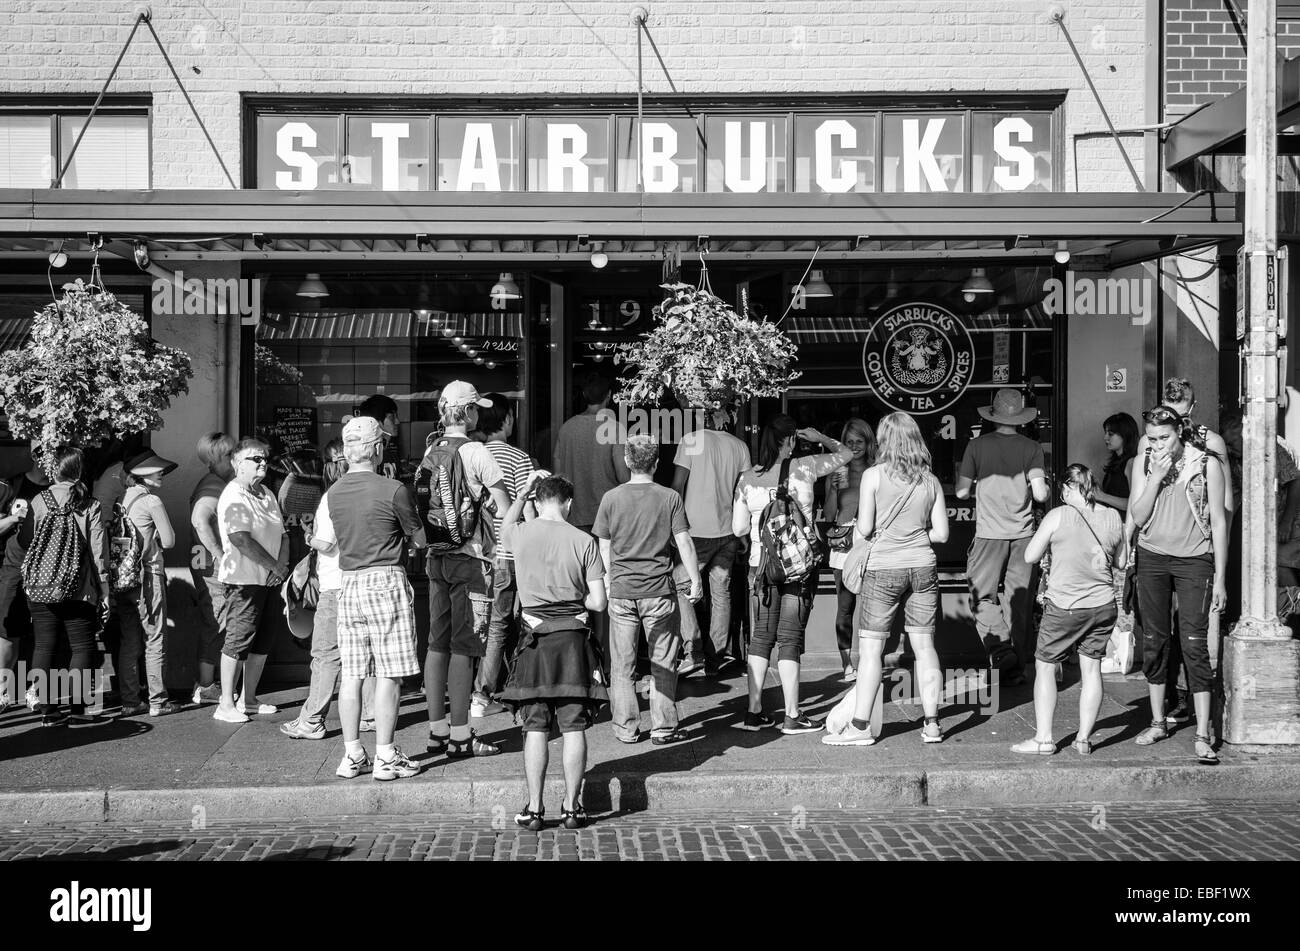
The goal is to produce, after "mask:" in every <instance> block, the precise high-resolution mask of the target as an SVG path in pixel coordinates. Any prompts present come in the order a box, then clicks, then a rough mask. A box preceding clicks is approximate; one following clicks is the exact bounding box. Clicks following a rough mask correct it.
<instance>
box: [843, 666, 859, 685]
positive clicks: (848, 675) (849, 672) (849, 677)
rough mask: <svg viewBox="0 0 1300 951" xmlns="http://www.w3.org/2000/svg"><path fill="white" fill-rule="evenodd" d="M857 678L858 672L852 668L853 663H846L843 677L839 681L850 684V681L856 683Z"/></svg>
mask: <svg viewBox="0 0 1300 951" xmlns="http://www.w3.org/2000/svg"><path fill="white" fill-rule="evenodd" d="M857 679H858V672H857V671H856V670H854V669H853V665H852V664H848V665H846V666H845V668H844V676H843V678H841V681H840V682H841V683H846V684H851V683H856V682H857Z"/></svg>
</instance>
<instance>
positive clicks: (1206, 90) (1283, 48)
mask: <svg viewBox="0 0 1300 951" xmlns="http://www.w3.org/2000/svg"><path fill="white" fill-rule="evenodd" d="M1234 12H1239V13H1240V14H1241V16H1240V17H1239V18H1237V17H1234V15H1233V14H1234ZM1249 15H1250V7H1249V4H1248V3H1246V2H1245V0H1235V4H1230V3H1229V2H1228V0H1166V2H1165V68H1166V73H1165V118H1166V119H1176V118H1178V117H1179V116H1182V115H1186V114H1187V113H1189V112H1191V111H1192V109H1194V108H1195V107H1196V106H1199V105H1201V104H1202V103H1205V102H1210V101H1212V100H1215V99H1222V98H1223V97H1224V96H1226V95H1228V94H1229V93H1232V92H1236V91H1237V90H1238V89H1240V88H1241V87H1242V86H1244V85H1246V53H1245V48H1246V47H1245V40H1244V36H1245V34H1246V18H1247V17H1248V16H1249ZM1290 15H1292V16H1294V15H1295V14H1290ZM1238 31H1240V32H1238ZM1277 51H1278V55H1280V56H1285V57H1287V58H1290V57H1293V56H1300V18H1297V19H1285V18H1279V19H1278V23H1277Z"/></svg>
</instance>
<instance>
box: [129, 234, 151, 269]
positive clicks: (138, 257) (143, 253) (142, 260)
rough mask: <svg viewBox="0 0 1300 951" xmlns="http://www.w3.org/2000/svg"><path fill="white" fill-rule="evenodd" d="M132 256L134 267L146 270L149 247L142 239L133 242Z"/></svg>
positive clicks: (147, 267)
mask: <svg viewBox="0 0 1300 951" xmlns="http://www.w3.org/2000/svg"><path fill="white" fill-rule="evenodd" d="M133 256H134V257H135V266H136V267H138V268H139V269H140V270H142V271H147V270H148V269H149V247H148V245H146V244H145V243H144V242H143V241H137V242H136V243H135V251H134V252H133Z"/></svg>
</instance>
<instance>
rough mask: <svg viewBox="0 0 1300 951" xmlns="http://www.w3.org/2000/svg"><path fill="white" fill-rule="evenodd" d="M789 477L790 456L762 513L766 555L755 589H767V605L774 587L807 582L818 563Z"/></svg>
mask: <svg viewBox="0 0 1300 951" xmlns="http://www.w3.org/2000/svg"><path fill="white" fill-rule="evenodd" d="M789 479H790V460H789V459H787V460H786V461H785V462H783V463H781V474H780V477H779V478H778V480H777V483H776V494H775V496H774V497H773V498H772V501H770V502H768V503H767V505H765V506H764V507H763V513H762V514H761V515H760V516H759V522H758V523H759V530H758V543H759V545H760V546H761V548H762V554H761V555H760V556H759V562H758V571H757V572H756V573H755V575H754V590H755V592H758V591H762V592H763V603H764V604H767V603H768V599H769V598H770V596H771V589H772V588H773V587H775V586H777V585H782V584H793V583H796V582H799V581H803V580H804V579H805V578H807V577H808V576H809V574H811V573H812V571H813V569H814V568H816V566H817V549H816V546H815V545H814V544H813V536H812V532H811V530H810V529H809V527H808V520H807V519H806V518H805V517H804V514H803V509H801V508H800V507H799V502H798V500H797V499H795V498H794V497H793V496H792V495H791V494H790V488H789V484H788V483H789Z"/></svg>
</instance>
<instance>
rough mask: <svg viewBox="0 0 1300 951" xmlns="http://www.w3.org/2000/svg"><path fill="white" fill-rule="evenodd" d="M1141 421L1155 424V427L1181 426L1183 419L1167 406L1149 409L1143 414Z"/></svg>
mask: <svg viewBox="0 0 1300 951" xmlns="http://www.w3.org/2000/svg"><path fill="white" fill-rule="evenodd" d="M1142 421H1143V422H1146V423H1155V424H1156V425H1157V426H1170V425H1172V426H1181V425H1182V424H1183V417H1182V416H1180V415H1179V414H1177V413H1175V412H1174V411H1173V410H1171V409H1170V408H1169V407H1167V406H1157V407H1156V408H1155V409H1149V410H1147V411H1146V412H1145V413H1143V414H1142Z"/></svg>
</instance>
